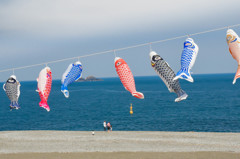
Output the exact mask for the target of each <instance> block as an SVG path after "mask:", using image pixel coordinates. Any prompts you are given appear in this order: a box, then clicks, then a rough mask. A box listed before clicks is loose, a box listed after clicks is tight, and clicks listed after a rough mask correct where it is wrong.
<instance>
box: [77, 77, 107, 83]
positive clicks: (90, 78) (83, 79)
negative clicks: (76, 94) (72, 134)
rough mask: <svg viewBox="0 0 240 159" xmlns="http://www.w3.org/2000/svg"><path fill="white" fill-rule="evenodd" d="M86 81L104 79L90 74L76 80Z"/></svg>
mask: <svg viewBox="0 0 240 159" xmlns="http://www.w3.org/2000/svg"><path fill="white" fill-rule="evenodd" d="M86 81H103V80H102V79H100V78H96V77H94V76H88V77H86V78H79V79H78V80H77V81H76V82H86Z"/></svg>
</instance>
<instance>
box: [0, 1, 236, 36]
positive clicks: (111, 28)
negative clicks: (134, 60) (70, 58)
mask: <svg viewBox="0 0 240 159" xmlns="http://www.w3.org/2000/svg"><path fill="white" fill-rule="evenodd" d="M227 4H231V5H232V4H233V5H232V7H233V8H231V10H234V6H239V4H240V2H239V1H237V0H231V1H225V0H211V1H208V0H202V1H192V0H185V1H180V0H168V1H165V0H164V1H160V0H141V1H139V0H131V1H129V0H121V1H113V0H101V1H99V0H89V1H78V0H51V1H49V0H41V1H38V0H33V1H29V0H21V1H17V0H14V1H4V2H3V3H2V4H0V18H1V26H0V30H1V31H4V32H21V33H24V34H33V35H38V36H49V37H77V36H82V37H87V36H96V35H101V34H109V35H110V34H112V33H116V32H117V33H120V32H123V31H125V32H134V31H137V30H139V31H143V30H148V29H157V28H159V27H160V26H162V27H163V28H167V27H169V26H173V25H177V24H179V22H182V23H187V22H188V21H189V20H191V21H194V19H196V22H198V21H201V20H204V19H206V18H210V17H216V16H218V15H220V14H225V10H226V9H225V8H226V5H227Z"/></svg>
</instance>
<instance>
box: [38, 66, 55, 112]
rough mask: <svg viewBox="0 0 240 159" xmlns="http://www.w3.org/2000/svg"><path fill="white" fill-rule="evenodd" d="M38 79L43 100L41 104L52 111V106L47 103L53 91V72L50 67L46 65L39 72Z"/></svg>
mask: <svg viewBox="0 0 240 159" xmlns="http://www.w3.org/2000/svg"><path fill="white" fill-rule="evenodd" d="M37 81H38V90H37V92H38V93H39V96H40V98H41V101H40V103H39V106H40V107H42V108H44V109H46V110H47V111H48V112H49V111H50V107H49V105H48V104H47V100H48V96H49V94H50V92H51V87H52V72H51V69H50V68H49V67H45V68H44V69H42V70H41V72H40V73H39V77H38V79H37Z"/></svg>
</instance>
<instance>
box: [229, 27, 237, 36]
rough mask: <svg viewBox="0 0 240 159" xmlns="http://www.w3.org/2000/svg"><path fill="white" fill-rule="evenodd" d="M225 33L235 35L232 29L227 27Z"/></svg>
mask: <svg viewBox="0 0 240 159" xmlns="http://www.w3.org/2000/svg"><path fill="white" fill-rule="evenodd" d="M227 35H234V36H236V35H237V34H236V33H235V31H233V30H232V29H228V30H227Z"/></svg>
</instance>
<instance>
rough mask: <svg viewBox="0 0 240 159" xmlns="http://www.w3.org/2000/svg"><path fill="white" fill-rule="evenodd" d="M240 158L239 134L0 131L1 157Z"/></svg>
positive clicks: (53, 158)
mask: <svg viewBox="0 0 240 159" xmlns="http://www.w3.org/2000/svg"><path fill="white" fill-rule="evenodd" d="M239 157H240V133H206V132H150V131H130V132H126V131H113V132H109V133H108V132H102V131H95V135H92V132H90V131H87V132H86V131H85V132H84V131H2V132H0V158H1V159H10V158H11V159H15V158H16V159H17V158H20V159H30V158H35V159H38V158H39V159H40V158H51V159H55V158H56V159H57V158H64V159H70V158H71V159H72V158H73V159H75V158H86V159H88V158H99V159H100V158H105V159H106V158H107V159H108V158H109V159H110V158H125V159H128V158H129V159H130V158H166V159H167V158H180V159H181V158H185V159H187V158H189V159H190V158H191V159H193V158H198V159H200V158H216V159H217V158H218V159H219V158H220V159H221V158H228V159H235V158H236V159H237V158H239Z"/></svg>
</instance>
